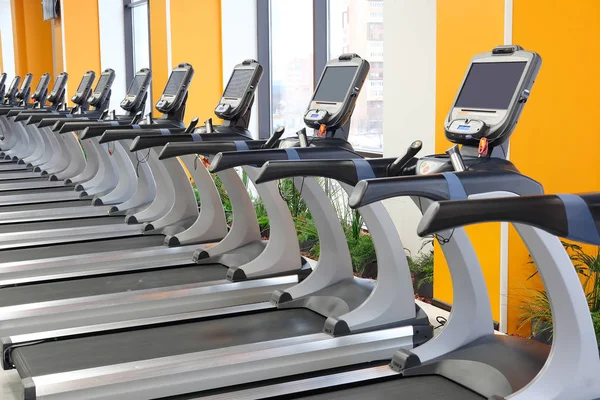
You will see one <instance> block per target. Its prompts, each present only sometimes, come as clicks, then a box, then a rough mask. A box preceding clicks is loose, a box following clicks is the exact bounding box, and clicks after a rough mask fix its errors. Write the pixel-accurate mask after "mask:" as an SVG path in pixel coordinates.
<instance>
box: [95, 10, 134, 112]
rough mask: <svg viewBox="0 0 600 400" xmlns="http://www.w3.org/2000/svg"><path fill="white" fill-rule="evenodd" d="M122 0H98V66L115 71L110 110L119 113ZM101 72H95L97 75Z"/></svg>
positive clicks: (123, 78) (123, 84)
mask: <svg viewBox="0 0 600 400" xmlns="http://www.w3.org/2000/svg"><path fill="white" fill-rule="evenodd" d="M123 12H124V8H123V1H122V0H98V16H99V20H100V64H101V67H102V70H105V69H106V68H112V69H114V70H115V74H116V77H115V82H114V83H113V86H112V96H111V99H110V108H111V109H116V110H117V112H119V111H120V107H119V103H120V102H121V100H123V98H125V93H126V90H127V87H126V78H127V77H126V76H125V73H126V71H125V30H124V26H123V24H124V20H123ZM100 72H101V71H96V73H97V74H98V75H99V74H100Z"/></svg>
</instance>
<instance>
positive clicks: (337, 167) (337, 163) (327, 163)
mask: <svg viewBox="0 0 600 400" xmlns="http://www.w3.org/2000/svg"><path fill="white" fill-rule="evenodd" d="M311 156H314V157H313V158H315V159H310V157H311ZM332 156H333V158H337V157H338V156H337V155H335V154H333V155H332ZM303 157H304V158H303V159H301V160H292V161H267V162H266V163H265V164H264V165H263V167H262V169H261V171H260V173H259V175H258V177H257V179H256V183H264V182H268V181H273V180H276V179H283V178H294V177H299V176H318V177H323V178H331V179H335V180H337V181H340V182H344V183H347V184H348V185H351V186H355V185H356V184H357V183H358V182H359V181H360V180H361V179H364V178H365V177H372V178H377V177H385V176H387V172H388V168H389V166H390V165H391V164H392V163H393V162H394V160H395V159H394V158H374V159H370V160H365V159H363V158H354V159H349V158H348V157H347V156H345V157H344V159H330V160H324V159H322V157H323V156H322V155H319V154H308V155H307V156H303ZM327 158H332V157H327Z"/></svg>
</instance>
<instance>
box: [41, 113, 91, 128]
mask: <svg viewBox="0 0 600 400" xmlns="http://www.w3.org/2000/svg"><path fill="white" fill-rule="evenodd" d="M98 117H100V113H96V112H93V111H92V112H89V113H87V112H86V113H85V114H84V115H83V116H80V115H73V114H67V115H61V116H58V117H46V118H43V119H42V120H40V121H39V122H38V127H40V128H45V127H48V126H54V125H55V124H56V123H57V122H65V121H89V120H90V119H91V120H95V119H96V118H98ZM61 125H62V124H61Z"/></svg>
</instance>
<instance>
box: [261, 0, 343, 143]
mask: <svg viewBox="0 0 600 400" xmlns="http://www.w3.org/2000/svg"><path fill="white" fill-rule="evenodd" d="M340 19H341V16H340ZM312 21H313V1H312V0H295V1H289V0H272V1H271V76H272V86H271V87H272V89H271V109H272V110H271V111H272V115H273V128H275V127H277V126H280V125H283V126H285V129H286V133H285V136H291V135H294V134H295V132H296V131H298V130H300V129H302V128H304V127H305V124H304V120H303V116H304V112H305V111H306V106H307V105H308V102H309V101H310V98H311V95H312V92H313V23H312Z"/></svg>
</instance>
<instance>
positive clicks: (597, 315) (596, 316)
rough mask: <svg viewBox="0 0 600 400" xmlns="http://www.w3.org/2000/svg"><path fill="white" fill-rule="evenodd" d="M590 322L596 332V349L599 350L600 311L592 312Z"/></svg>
mask: <svg viewBox="0 0 600 400" xmlns="http://www.w3.org/2000/svg"><path fill="white" fill-rule="evenodd" d="M592 322H593V323H594V331H595V332H596V342H598V348H600V311H592Z"/></svg>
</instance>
